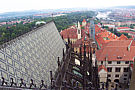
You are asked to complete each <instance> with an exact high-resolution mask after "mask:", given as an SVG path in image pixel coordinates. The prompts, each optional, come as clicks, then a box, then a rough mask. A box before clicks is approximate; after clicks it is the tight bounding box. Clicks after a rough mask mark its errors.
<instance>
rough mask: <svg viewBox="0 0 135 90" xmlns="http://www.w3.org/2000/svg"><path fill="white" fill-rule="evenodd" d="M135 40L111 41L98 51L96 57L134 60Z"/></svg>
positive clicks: (109, 59) (111, 59) (102, 59)
mask: <svg viewBox="0 0 135 90" xmlns="http://www.w3.org/2000/svg"><path fill="white" fill-rule="evenodd" d="M134 45H135V41H133V40H117V41H110V42H108V43H107V44H105V45H104V47H102V48H101V49H100V50H97V51H96V57H97V60H99V61H105V60H106V58H107V60H108V61H133V58H134V56H135V46H134Z"/></svg>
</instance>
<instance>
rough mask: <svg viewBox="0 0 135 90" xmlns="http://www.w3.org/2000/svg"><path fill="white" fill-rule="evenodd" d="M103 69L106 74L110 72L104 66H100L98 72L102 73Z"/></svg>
mask: <svg viewBox="0 0 135 90" xmlns="http://www.w3.org/2000/svg"><path fill="white" fill-rule="evenodd" d="M102 69H104V70H105V71H106V72H108V71H107V69H106V67H105V66H104V65H100V66H99V67H98V72H100V71H101V70H102Z"/></svg>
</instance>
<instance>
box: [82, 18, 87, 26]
mask: <svg viewBox="0 0 135 90" xmlns="http://www.w3.org/2000/svg"><path fill="white" fill-rule="evenodd" d="M86 24H87V23H86V20H85V19H83V21H82V27H84V26H86Z"/></svg>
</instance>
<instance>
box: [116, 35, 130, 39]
mask: <svg viewBox="0 0 135 90" xmlns="http://www.w3.org/2000/svg"><path fill="white" fill-rule="evenodd" d="M118 40H128V38H127V37H126V36H125V35H124V34H122V35H121V36H120V37H119V38H118Z"/></svg>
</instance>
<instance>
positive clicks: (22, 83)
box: [20, 78, 26, 87]
mask: <svg viewBox="0 0 135 90" xmlns="http://www.w3.org/2000/svg"><path fill="white" fill-rule="evenodd" d="M20 81H21V83H20V87H22V86H24V87H26V84H25V83H24V81H23V79H22V78H21V79H20Z"/></svg>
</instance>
